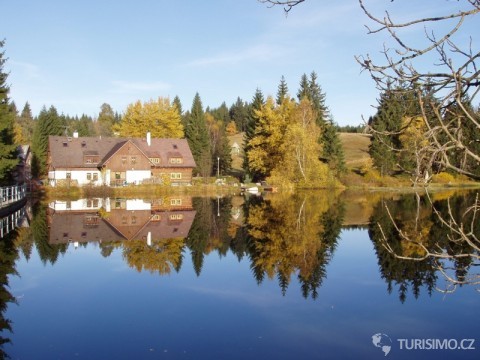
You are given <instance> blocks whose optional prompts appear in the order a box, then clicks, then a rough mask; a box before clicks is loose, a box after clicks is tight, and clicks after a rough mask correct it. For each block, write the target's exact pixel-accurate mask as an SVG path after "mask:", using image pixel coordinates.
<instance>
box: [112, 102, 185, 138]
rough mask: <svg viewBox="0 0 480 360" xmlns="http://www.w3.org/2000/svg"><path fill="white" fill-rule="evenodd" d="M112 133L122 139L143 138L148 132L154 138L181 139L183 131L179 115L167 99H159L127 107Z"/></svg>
mask: <svg viewBox="0 0 480 360" xmlns="http://www.w3.org/2000/svg"><path fill="white" fill-rule="evenodd" d="M114 131H115V132H118V134H119V135H120V136H123V137H145V134H146V133H147V132H150V133H151V135H152V137H154V138H182V137H183V136H184V129H183V125H182V122H181V118H180V114H179V112H178V109H177V107H176V106H175V105H173V104H171V103H170V100H169V99H168V98H162V97H159V98H158V99H157V100H150V101H147V102H144V103H142V102H141V101H137V102H135V103H133V104H130V105H128V107H127V110H126V111H125V113H124V115H123V117H122V120H121V121H120V123H118V124H116V125H115V126H114Z"/></svg>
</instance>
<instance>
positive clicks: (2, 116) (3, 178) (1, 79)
mask: <svg viewBox="0 0 480 360" xmlns="http://www.w3.org/2000/svg"><path fill="white" fill-rule="evenodd" d="M4 44H5V41H4V40H2V41H0V185H7V184H10V183H12V181H13V178H12V170H13V169H14V168H15V166H16V165H17V163H18V159H17V150H16V148H17V145H16V144H15V143H14V121H15V112H14V111H13V109H12V107H11V104H10V102H9V100H10V99H9V97H8V94H9V92H10V88H9V87H8V85H7V77H8V74H7V73H5V72H3V65H4V64H5V62H6V61H7V59H6V58H4V55H5V53H4V51H2V50H1V49H2V48H3V46H4Z"/></svg>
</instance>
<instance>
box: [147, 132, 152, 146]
mask: <svg viewBox="0 0 480 360" xmlns="http://www.w3.org/2000/svg"><path fill="white" fill-rule="evenodd" d="M151 144H152V134H150V131H149V132H147V145H148V146H150V145H151Z"/></svg>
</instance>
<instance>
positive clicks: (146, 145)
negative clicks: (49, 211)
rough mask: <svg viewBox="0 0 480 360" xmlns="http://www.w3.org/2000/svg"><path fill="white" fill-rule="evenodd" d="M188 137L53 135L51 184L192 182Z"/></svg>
mask: <svg viewBox="0 0 480 360" xmlns="http://www.w3.org/2000/svg"><path fill="white" fill-rule="evenodd" d="M195 166H196V165H195V161H194V160H193V156H192V153H191V151H190V147H189V146H188V142H187V140H186V139H158V138H151V136H150V133H148V134H147V137H146V138H145V139H141V138H129V139H127V138H96V137H80V138H79V137H78V134H76V133H75V134H74V136H73V137H66V136H49V139H48V180H49V183H50V185H51V186H56V185H59V184H66V185H68V184H72V185H80V186H82V185H107V186H112V185H113V186H120V185H125V184H140V183H163V182H165V181H168V182H170V183H174V184H182V183H183V184H189V183H191V180H192V170H193V168H194V167H195Z"/></svg>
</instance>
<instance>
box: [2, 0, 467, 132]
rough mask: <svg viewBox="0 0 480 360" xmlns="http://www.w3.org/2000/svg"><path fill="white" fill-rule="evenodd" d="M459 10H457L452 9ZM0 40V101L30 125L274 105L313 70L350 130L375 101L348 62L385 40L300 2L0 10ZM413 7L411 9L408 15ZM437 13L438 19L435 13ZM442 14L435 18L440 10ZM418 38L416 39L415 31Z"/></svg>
mask: <svg viewBox="0 0 480 360" xmlns="http://www.w3.org/2000/svg"><path fill="white" fill-rule="evenodd" d="M462 1H464V0H462ZM438 3H440V4H442V6H444V7H445V10H448V8H449V7H450V6H454V5H455V4H456V3H457V2H456V1H455V2H453V1H449V0H422V1H421V2H420V1H418V0H415V1H414V0H406V1H397V2H394V3H391V2H390V0H368V1H367V4H370V5H371V7H372V9H374V10H377V11H380V10H381V9H385V8H386V7H388V8H391V10H392V11H394V13H395V14H398V15H399V16H400V15H402V16H403V15H406V14H409V13H411V12H412V11H415V13H416V14H417V13H418V14H422V13H423V12H425V11H427V10H428V11H429V12H431V11H432V9H434V10H433V11H435V9H437V10H438V8H439V7H438V6H436V7H432V4H438ZM0 5H1V9H2V14H7V16H5V15H2V21H1V22H0V38H5V39H6V46H5V48H4V50H5V51H6V56H7V57H8V58H9V59H8V62H7V64H6V65H5V69H6V70H7V71H9V72H10V76H9V79H8V82H9V84H10V85H11V92H10V95H11V98H12V99H13V100H14V101H15V103H16V104H17V107H18V108H19V109H20V110H21V108H22V107H23V105H24V104H25V102H26V101H28V102H29V103H30V105H31V107H32V110H33V113H34V115H36V114H38V112H39V111H40V109H41V107H42V106H43V105H46V106H47V107H49V106H50V105H54V106H55V107H56V108H57V109H58V111H59V112H63V113H65V114H69V115H81V114H82V113H85V114H87V115H90V116H97V115H98V112H99V110H100V106H101V105H102V104H103V103H108V104H110V105H111V106H112V107H113V108H114V110H116V111H118V112H123V111H124V110H125V109H126V107H127V105H128V104H129V103H132V102H134V101H136V100H142V101H146V100H149V99H152V98H156V97H158V96H163V97H167V96H168V97H170V98H171V99H173V97H174V96H175V95H178V96H179V97H180V99H181V102H182V105H183V108H184V109H188V108H190V107H191V103H192V100H193V97H194V95H195V93H196V92H198V93H199V94H200V97H201V99H202V101H203V104H204V107H206V106H210V107H217V106H219V105H220V104H221V103H222V102H223V101H225V102H226V104H227V105H228V106H230V105H231V104H232V103H234V102H235V100H236V99H237V97H238V96H239V97H240V98H242V99H243V100H246V101H250V100H251V99H252V97H253V95H254V92H255V89H256V88H260V89H261V90H262V91H263V93H264V95H275V94H276V91H277V86H278V83H279V81H280V78H281V76H282V75H283V76H285V79H286V81H287V84H288V87H289V90H290V93H291V95H293V96H294V95H296V92H297V89H298V84H299V81H300V77H301V75H302V74H303V73H307V74H308V73H310V72H311V71H315V72H316V73H317V74H318V81H319V83H320V85H321V86H322V89H323V91H324V92H325V93H326V95H327V101H326V102H327V105H328V106H329V108H330V110H331V113H332V114H333V116H334V120H335V121H336V122H338V123H339V124H341V125H345V124H352V125H358V124H360V123H361V122H362V115H363V116H364V117H365V118H368V116H370V115H373V114H374V113H375V110H374V108H373V107H372V106H374V105H375V104H376V99H377V98H378V92H377V90H376V89H375V86H374V83H373V82H372V80H371V79H370V77H369V75H368V74H366V73H361V72H360V67H359V65H358V64H357V63H356V62H355V60H354V56H355V55H360V54H366V53H370V54H374V55H375V54H378V53H379V52H380V51H381V50H382V47H383V43H384V42H385V41H386V40H387V39H386V38H385V37H384V35H377V36H372V35H367V33H366V29H365V27H364V25H365V24H367V23H368V21H367V18H366V16H365V15H364V14H363V13H362V11H361V9H360V7H359V5H358V1H357V0H343V1H320V0H307V1H306V2H305V3H304V4H302V5H300V6H298V7H296V8H295V9H294V10H292V12H291V13H290V14H289V16H288V17H285V15H284V14H283V10H282V9H281V8H280V7H277V8H268V7H267V6H266V5H265V4H261V3H259V2H257V1H256V0H203V1H200V0H168V1H166V0H135V1H133V0H116V1H115V0H103V1H100V0H97V1H93V0H83V1H65V0H43V1H38V0H15V1H12V0H8V1H7V0H0ZM413 9H414V10H413ZM442 10H444V9H442ZM442 12H443V11H442ZM422 34H423V33H422Z"/></svg>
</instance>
